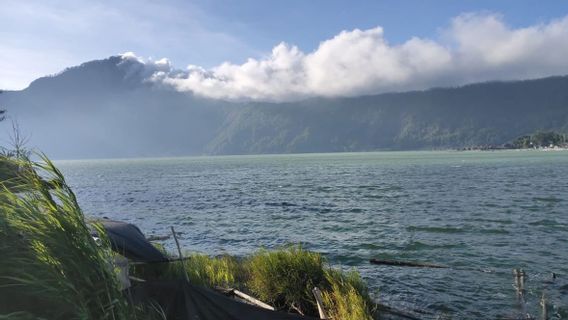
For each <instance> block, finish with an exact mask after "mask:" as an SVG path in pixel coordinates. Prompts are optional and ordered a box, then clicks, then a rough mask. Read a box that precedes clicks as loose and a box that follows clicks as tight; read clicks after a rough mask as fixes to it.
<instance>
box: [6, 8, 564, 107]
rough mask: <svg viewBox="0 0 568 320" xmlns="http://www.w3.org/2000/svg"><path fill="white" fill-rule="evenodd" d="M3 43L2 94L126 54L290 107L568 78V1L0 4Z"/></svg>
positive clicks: (163, 77) (216, 88) (209, 87)
mask: <svg viewBox="0 0 568 320" xmlns="http://www.w3.org/2000/svg"><path fill="white" fill-rule="evenodd" d="M0 39H1V41H0V70H1V72H0V88H2V89H22V88H25V87H26V86H27V85H28V84H29V83H30V82H31V81H32V80H34V79H36V78H38V77H40V76H44V75H49V74H55V73H57V72H60V71H62V70H63V69H64V68H66V67H70V66H74V65H78V64H80V63H82V62H86V61H89V60H94V59H102V58H106V57H109V56H112V55H117V54H122V53H126V52H131V53H129V54H127V55H126V56H125V57H126V58H132V59H137V60H139V61H141V62H143V63H145V64H147V65H148V66H149V67H151V68H154V69H156V68H155V67H156V62H157V61H161V63H162V66H160V67H159V68H157V69H156V74H155V75H154V76H153V80H154V81H161V82H163V83H166V84H168V85H171V86H173V87H175V88H176V89H178V90H182V91H191V92H194V93H196V94H198V95H203V96H207V97H213V98H223V99H229V100H231V99H234V100H243V99H244V100H246V99H252V100H271V101H285V100H294V99H301V98H305V97H311V96H354V95H361V94H374V93H381V92H387V91H402V90H414V89H424V88H428V87H433V86H452V85H461V84H465V83H471V82H475V81H487V80H511V79H525V78H535V77H541V76H548V75H554V74H564V73H568V61H567V60H568V59H566V58H565V57H566V56H568V1H560V0H559V1H531V0H527V1H520V0H500V1H494V0H493V1H483V0H476V1H467V0H464V1H456V0H437V1H426V0H416V1H410V0H409V1H394V0H392V1H379V0H375V1H332V0H328V1H315V0H312V1H305V0H289V1H266V0H227V1H211V0H209V1H206V0H203V1H201V0H197V1H189V0H175V1H174V0H163V1H151V0H122V1H111V0H53V1H49V0H42V1H39V0H0ZM162 58H167V60H160V59H162ZM163 64H167V68H165V69H164V67H163ZM188 66H189V67H188ZM154 69H152V70H154ZM169 69H172V70H173V69H181V70H183V71H184V72H183V73H181V74H180V73H179V72H170V71H171V70H169Z"/></svg>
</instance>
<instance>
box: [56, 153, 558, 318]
mask: <svg viewBox="0 0 568 320" xmlns="http://www.w3.org/2000/svg"><path fill="white" fill-rule="evenodd" d="M57 164H58V165H59V167H60V168H61V169H62V171H63V172H64V173H65V175H66V177H67V180H68V182H69V183H70V184H71V185H72V187H73V188H74V190H75V192H76V193H77V196H78V198H79V201H80V204H81V205H82V207H83V209H84V211H85V212H86V213H87V214H88V215H92V216H107V217H109V218H112V219H120V220H124V221H128V222H132V223H135V224H137V225H138V226H140V228H141V229H142V230H143V231H144V232H145V233H146V234H147V235H166V234H169V226H170V225H173V226H175V227H176V230H178V231H181V232H183V234H182V238H181V241H182V245H183V247H184V248H186V249H190V250H194V251H201V252H204V253H208V254H211V255H217V254H221V253H231V254H237V255H246V254H247V253H250V252H252V251H254V250H256V249H257V248H259V247H261V246H264V247H269V248H271V247H277V246H281V245H284V244H287V243H302V244H303V245H304V246H305V247H306V248H308V249H310V250H315V251H318V252H321V253H323V254H325V255H326V256H327V258H328V259H329V261H330V262H331V263H332V264H334V265H336V266H339V267H341V268H344V269H350V268H353V267H355V268H357V269H358V270H359V271H360V272H361V273H362V275H363V277H364V278H365V279H366V280H367V282H368V284H369V286H370V288H371V292H372V294H373V296H374V297H375V298H377V299H379V300H380V301H381V302H383V303H385V304H388V305H391V306H394V307H397V308H401V309H405V310H410V312H411V313H413V314H414V315H416V316H418V317H419V318H424V319H438V318H444V319H445V318H450V317H451V318H453V319H496V318H503V317H514V316H517V315H518V314H519V312H520V307H519V304H518V303H517V300H516V295H515V291H514V288H513V276H512V272H511V270H512V268H518V267H521V268H524V269H525V270H526V272H527V273H528V281H527V284H526V286H527V288H528V292H527V310H528V311H529V312H530V313H531V314H533V315H535V316H536V315H538V310H539V306H538V300H539V298H540V296H541V294H542V292H543V290H544V291H545V292H546V295H547V297H548V298H549V300H550V301H551V303H552V304H554V306H552V307H551V313H554V312H560V313H561V314H563V315H564V316H563V318H566V316H565V314H566V310H567V308H568V307H567V306H568V152H563V151H559V152H538V151H523V152H519V151H504V152H382V153H350V154H310V155H269V156H234V157H233V156H231V157H196V158H175V159H140V160H96V161H59V162H58V163H57ZM170 242H172V241H170ZM170 245H172V244H170ZM370 258H385V259H402V260H413V261H424V262H431V263H438V264H445V265H449V266H452V267H454V268H453V269H419V268H402V267H390V266H373V265H370V264H369V263H368V260H369V259H370ZM469 268H474V269H485V270H487V271H491V272H482V271H478V270H468V269H469ZM551 272H555V273H556V274H557V275H558V278H557V279H556V280H555V281H553V282H551V281H549V280H550V278H551V276H550V275H551Z"/></svg>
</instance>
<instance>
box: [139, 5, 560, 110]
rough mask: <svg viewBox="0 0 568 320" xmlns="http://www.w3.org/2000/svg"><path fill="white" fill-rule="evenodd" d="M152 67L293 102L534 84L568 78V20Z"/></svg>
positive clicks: (468, 19)
mask: <svg viewBox="0 0 568 320" xmlns="http://www.w3.org/2000/svg"><path fill="white" fill-rule="evenodd" d="M129 58H130V59H138V58H136V57H135V56H133V55H131V56H130V57H129ZM146 65H147V66H148V67H151V68H152V75H151V77H150V78H151V79H152V80H153V81H158V82H161V83H164V84H166V85H169V86H172V87H174V88H175V89H176V90H179V91H189V92H192V93H194V94H196V95H199V96H204V97H209V98H215V99H227V100H262V101H291V100H298V99H303V98H308V97H315V96H323V97H338V96H358V95H365V94H378V93H383V92H389V91H406V90H417V89H427V88H431V87H436V86H455V85H462V84H467V83H472V82H479V81H488V80H515V79H529V78H537V77H544V76H550V75H559V74H568V16H566V17H564V18H562V19H558V20H554V21H550V22H548V23H543V24H538V25H534V26H530V27H525V28H518V29H513V28H510V27H508V26H507V25H506V24H505V23H504V21H503V19H502V17H501V16H500V15H496V14H464V15H460V16H458V17H456V18H454V19H452V21H451V23H450V25H449V27H448V28H446V29H444V30H441V31H440V37H439V38H438V39H424V38H416V37H415V38H411V39H409V40H408V41H406V42H404V43H401V44H389V42H388V41H387V40H386V38H385V33H384V31H383V29H382V28H381V27H377V28H373V29H368V30H359V29H355V30H352V31H343V32H341V33H339V34H338V35H336V36H335V37H333V38H332V39H328V40H325V41H323V42H321V43H320V44H319V47H318V48H317V49H315V50H314V51H313V52H309V53H305V52H302V51H301V50H300V49H299V48H298V47H296V46H293V45H289V44H286V43H280V44H278V45H277V46H275V47H274V48H273V49H272V52H271V53H270V54H269V55H268V56H266V57H264V58H262V59H248V60H247V61H246V62H245V63H243V64H233V63H228V62H225V63H223V64H221V65H219V66H217V67H214V68H211V69H204V68H201V67H197V66H189V67H188V68H187V70H183V71H179V70H174V69H173V68H171V65H170V63H169V61H167V60H159V61H155V62H146Z"/></svg>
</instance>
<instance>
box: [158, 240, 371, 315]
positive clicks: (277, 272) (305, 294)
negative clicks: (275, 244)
mask: <svg viewBox="0 0 568 320" xmlns="http://www.w3.org/2000/svg"><path fill="white" fill-rule="evenodd" d="M188 257H189V259H188V260H186V261H185V266H186V268H187V271H186V272H187V274H188V276H189V278H190V281H191V282H192V283H194V284H200V285H206V286H212V287H214V286H221V287H231V288H236V289H239V290H242V291H245V292H247V293H249V294H251V295H252V296H254V297H256V298H258V299H260V300H261V301H264V302H266V303H268V304H270V305H272V306H274V307H275V308H276V309H278V310H285V311H291V312H298V313H301V314H304V315H309V316H314V317H317V316H318V309H317V304H316V301H315V298H314V295H313V293H312V289H313V288H314V287H318V288H319V289H320V290H321V291H322V293H323V300H324V306H325V308H326V310H327V312H328V313H329V316H331V317H332V319H336V320H351V319H358V320H365V319H372V318H373V314H374V313H375V309H374V303H373V302H372V300H371V298H370V296H369V293H368V290H367V287H366V285H365V283H364V281H363V280H362V279H361V277H360V276H359V273H357V272H356V271H349V272H342V271H340V270H337V269H334V268H331V267H330V266H329V264H328V263H327V261H326V260H325V258H324V257H323V256H322V255H321V254H319V253H316V252H310V251H307V250H304V249H303V248H302V247H301V246H299V245H293V246H288V247H284V248H280V249H276V250H266V249H261V250H259V251H257V252H256V253H253V254H252V255H251V256H248V257H243V258H240V259H237V258H234V257H231V256H226V255H225V256H220V257H209V256H206V255H202V254H196V253H193V254H191V255H188ZM169 272H170V276H171V277H173V278H181V277H182V274H181V272H183V267H182V265H181V263H179V262H176V263H175V264H174V265H172V266H170V269H169Z"/></svg>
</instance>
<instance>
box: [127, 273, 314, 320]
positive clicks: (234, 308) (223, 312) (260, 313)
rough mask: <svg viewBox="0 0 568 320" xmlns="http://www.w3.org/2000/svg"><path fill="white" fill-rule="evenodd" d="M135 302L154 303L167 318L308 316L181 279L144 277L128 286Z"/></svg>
mask: <svg viewBox="0 0 568 320" xmlns="http://www.w3.org/2000/svg"><path fill="white" fill-rule="evenodd" d="M132 292H133V295H134V296H135V298H136V300H138V301H139V302H143V301H145V302H150V301H153V302H155V303H158V304H159V305H160V307H161V308H162V310H163V311H164V313H165V315H166V317H167V319H168V320H187V319H191V320H267V319H274V320H300V319H303V320H309V319H315V318H311V317H304V316H301V315H296V314H290V313H285V312H280V311H271V310H267V309H263V308H260V307H257V306H253V305H250V304H246V303H243V302H239V301H237V300H234V299H232V298H230V297H227V296H225V295H223V294H221V293H218V292H216V291H214V290H212V289H209V288H205V287H200V286H195V285H191V284H189V283H187V282H186V281H184V280H178V281H147V282H144V283H141V284H138V285H137V286H135V287H134V288H132Z"/></svg>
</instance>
